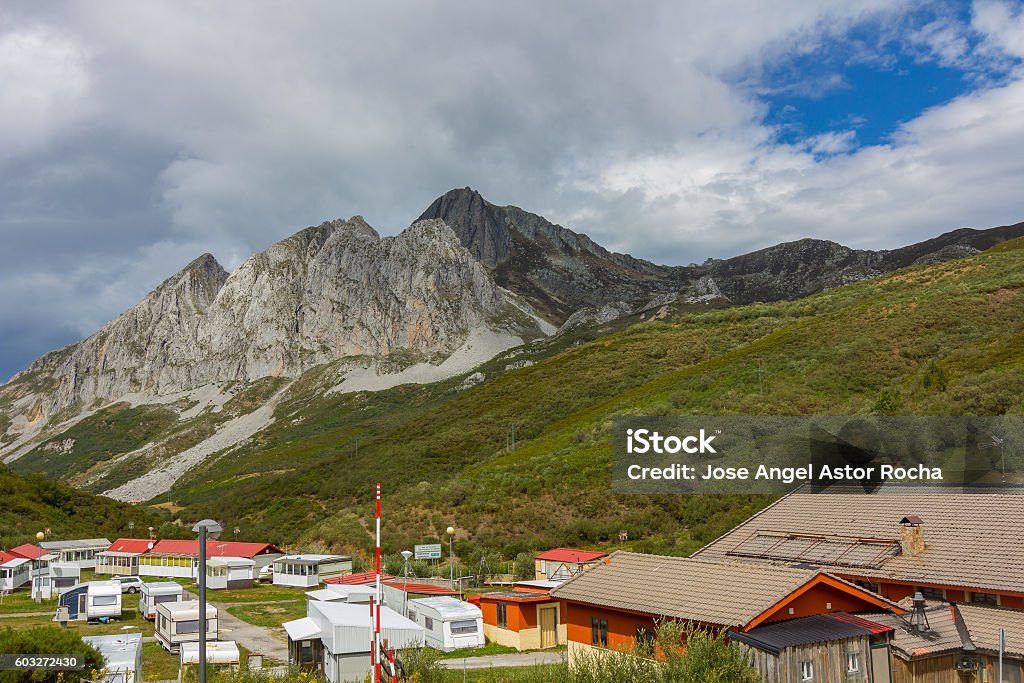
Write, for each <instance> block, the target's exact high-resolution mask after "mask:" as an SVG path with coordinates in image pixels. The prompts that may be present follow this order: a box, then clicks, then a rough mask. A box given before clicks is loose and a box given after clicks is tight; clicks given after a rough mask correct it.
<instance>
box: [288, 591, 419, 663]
mask: <svg viewBox="0 0 1024 683" xmlns="http://www.w3.org/2000/svg"><path fill="white" fill-rule="evenodd" d="M306 609H307V613H306V615H307V616H306V617H305V618H303V619H296V620H295V621H289V622H286V623H285V624H284V629H285V631H286V632H287V633H288V659H289V663H291V664H293V665H296V666H301V667H303V668H307V669H313V670H316V671H319V672H321V673H323V675H324V676H325V677H326V678H327V680H328V681H330V683H344V682H346V681H353V680H358V681H361V680H363V679H364V677H365V676H367V675H368V674H369V673H370V640H371V638H372V636H373V627H372V624H371V621H370V610H369V607H368V605H367V603H348V602H340V601H324V600H315V599H310V600H308V601H307V607H306ZM380 623H381V638H382V639H383V640H386V641H387V642H388V646H389V647H390V648H392V649H394V650H400V649H402V648H407V647H422V646H423V643H424V632H423V629H422V628H421V627H420V626H418V625H416V624H415V623H413V622H411V621H409V620H408V619H406V618H405V617H403V616H402V615H401V614H398V613H397V612H395V611H394V610H392V609H389V608H388V607H384V608H382V609H381V618H380Z"/></svg>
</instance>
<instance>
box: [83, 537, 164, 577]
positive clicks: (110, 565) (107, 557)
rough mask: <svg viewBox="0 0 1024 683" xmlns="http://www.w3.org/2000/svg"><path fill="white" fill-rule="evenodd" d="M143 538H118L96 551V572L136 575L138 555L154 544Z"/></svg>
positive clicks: (137, 571)
mask: <svg viewBox="0 0 1024 683" xmlns="http://www.w3.org/2000/svg"><path fill="white" fill-rule="evenodd" d="M154 543H155V541H151V540H149V539H145V538H119V539H117V540H116V541H114V542H113V543H111V544H110V546H109V547H108V548H107V549H106V550H104V551H102V552H98V553H96V573H97V574H112V575H114V576H137V575H138V573H139V557H140V556H141V555H143V554H144V553H146V552H147V551H148V550H149V546H150V545H152V544H154Z"/></svg>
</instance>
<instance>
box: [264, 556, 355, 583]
mask: <svg viewBox="0 0 1024 683" xmlns="http://www.w3.org/2000/svg"><path fill="white" fill-rule="evenodd" d="M350 571H352V558H351V557H349V556H347V555H285V556H284V557H279V558H277V559H276V560H274V585H277V586H298V587H300V588H312V587H313V586H318V585H320V584H321V583H323V582H324V581H325V580H326V579H329V578H332V577H335V576H341V575H342V574H344V573H345V572H350Z"/></svg>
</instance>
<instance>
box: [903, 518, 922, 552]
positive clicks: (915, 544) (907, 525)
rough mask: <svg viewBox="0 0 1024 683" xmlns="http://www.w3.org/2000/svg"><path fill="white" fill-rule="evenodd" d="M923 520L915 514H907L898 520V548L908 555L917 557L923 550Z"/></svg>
mask: <svg viewBox="0 0 1024 683" xmlns="http://www.w3.org/2000/svg"><path fill="white" fill-rule="evenodd" d="M923 525H924V521H922V520H921V518H920V517H918V516H917V515H907V516H906V517H904V518H903V519H901V520H900V550H901V551H902V553H903V554H904V555H907V556H909V557H919V556H920V555H921V554H922V553H923V552H924V548H925V545H924V528H923Z"/></svg>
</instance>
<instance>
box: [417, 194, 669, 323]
mask: <svg viewBox="0 0 1024 683" xmlns="http://www.w3.org/2000/svg"><path fill="white" fill-rule="evenodd" d="M420 218H421V219H425V218H436V219H441V220H443V221H444V222H445V223H447V224H448V225H450V226H451V228H452V230H454V231H455V234H456V235H458V237H459V240H460V241H461V243H462V246H464V247H466V249H468V250H469V251H470V252H471V253H472V254H473V255H474V256H476V258H477V259H478V260H479V261H480V262H481V263H482V264H483V265H484V266H485V267H486V268H488V269H489V270H490V271H491V272H492V273H493V274H494V277H495V279H496V280H497V282H498V284H500V285H502V286H503V287H506V288H508V289H509V290H511V291H513V292H516V293H517V294H519V295H520V296H522V297H523V298H525V299H526V300H527V301H529V302H530V303H531V304H532V305H533V306H534V307H535V308H536V309H537V310H539V311H541V312H543V313H544V314H546V315H547V316H548V317H550V318H552V320H553V321H555V322H558V323H563V322H565V321H566V320H567V319H568V318H569V316H571V315H572V314H573V313H575V312H576V311H578V310H580V309H582V308H587V307H591V308H600V307H602V306H605V305H606V304H609V303H612V302H615V301H627V302H639V301H644V300H647V299H650V297H651V295H652V293H655V292H665V291H670V290H672V289H676V288H678V286H677V282H676V278H675V277H674V275H673V274H674V272H675V271H676V270H677V269H674V268H669V267H665V266H658V265H655V264H653V263H650V262H649V261H644V260H641V259H637V258H633V257H632V256H629V255H628V254H616V253H613V252H610V251H608V250H607V249H605V248H604V247H602V246H601V245H599V244H597V243H595V242H594V241H593V240H591V239H590V238H589V237H587V236H586V235H582V234H579V233H576V232H573V231H572V230H568V229H566V228H563V227H562V226H560V225H555V224H554V223H551V222H550V221H548V220H547V219H545V218H543V217H542V216H538V215H536V214H532V213H529V212H528V211H524V210H522V209H520V208H518V207H515V206H495V205H494V204H491V203H490V202H488V201H486V200H485V199H484V198H483V197H481V196H480V194H479V193H478V192H476V191H475V190H472V189H470V188H468V187H467V188H465V189H461V190H452V191H450V192H448V193H447V194H445V195H443V196H441V197H438V198H437V199H436V200H434V203H433V204H431V205H430V206H429V207H428V208H427V210H426V211H424V212H423V214H422V215H421V216H420Z"/></svg>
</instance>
